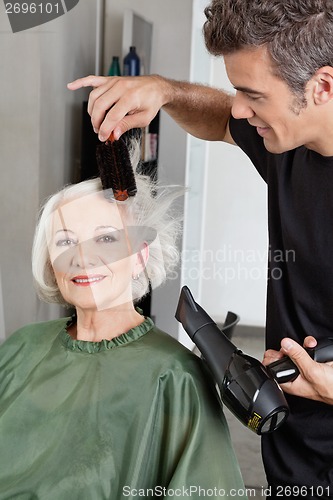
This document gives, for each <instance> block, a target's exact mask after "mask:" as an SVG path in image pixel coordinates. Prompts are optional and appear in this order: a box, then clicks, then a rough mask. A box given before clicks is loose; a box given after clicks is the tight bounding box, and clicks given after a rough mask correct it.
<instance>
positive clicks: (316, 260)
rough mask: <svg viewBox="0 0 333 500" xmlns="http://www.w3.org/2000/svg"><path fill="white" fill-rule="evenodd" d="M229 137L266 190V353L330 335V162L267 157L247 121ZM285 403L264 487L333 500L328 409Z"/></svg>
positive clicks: (298, 154)
mask: <svg viewBox="0 0 333 500" xmlns="http://www.w3.org/2000/svg"><path fill="white" fill-rule="evenodd" d="M230 131H231V135H232V137H233V139H234V140H235V142H236V143H237V144H238V145H239V146H240V147H241V148H242V149H243V150H244V152H245V153H246V154H247V155H248V156H249V158H250V159H251V160H252V162H253V164H254V165H255V167H256V169H257V170H258V172H259V174H260V175H261V177H262V178H263V179H264V181H265V182H266V183H267V186H268V222H269V244H270V252H269V256H270V259H269V263H268V295H267V324H266V341H267V348H271V349H276V350H279V349H280V341H281V339H282V338H283V337H286V336H289V337H292V338H293V339H295V340H296V341H297V342H299V343H300V344H303V339H304V337H306V336H307V335H313V336H314V337H316V338H321V337H327V336H333V157H322V156H320V155H319V154H317V153H315V152H314V151H310V150H309V149H307V148H306V147H300V148H297V149H295V150H292V151H288V152H286V153H283V154H272V153H269V152H268V151H267V150H266V148H265V146H264V143H263V139H262V138H261V137H260V136H259V135H258V134H257V131H256V129H255V128H254V127H252V126H250V125H249V124H248V122H247V120H235V119H233V118H232V119H231V122H230ZM288 402H289V405H290V409H291V415H290V416H289V418H288V421H287V422H286V423H285V424H283V425H282V427H281V428H280V429H279V430H278V431H276V432H274V433H273V434H271V435H268V436H265V437H264V438H263V457H264V463H265V469H266V473H267V477H268V481H269V482H272V483H275V484H277V485H281V486H282V485H285V484H290V485H299V486H307V487H308V488H309V489H308V497H309V498H316V496H318V498H325V496H327V490H326V489H324V491H323V492H321V487H324V488H325V487H327V486H328V485H330V486H331V491H330V494H331V496H332V497H333V406H330V405H326V404H324V403H317V402H314V401H310V400H306V399H303V398H297V397H291V396H290V397H288ZM318 486H319V488H318V489H317V487H318ZM311 487H315V490H311V489H310V488H311ZM316 489H317V491H316ZM281 490H282V489H281ZM282 491H283V490H282ZM303 491H304V492H305V491H306V489H305V488H304V490H303ZM284 496H287V495H283V494H282V495H281V497H282V498H283V497H284ZM303 498H304V497H303Z"/></svg>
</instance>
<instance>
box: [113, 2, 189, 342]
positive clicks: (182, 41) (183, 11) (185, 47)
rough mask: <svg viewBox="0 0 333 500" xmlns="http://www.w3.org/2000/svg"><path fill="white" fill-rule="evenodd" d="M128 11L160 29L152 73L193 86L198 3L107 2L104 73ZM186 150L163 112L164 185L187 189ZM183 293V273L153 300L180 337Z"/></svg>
mask: <svg viewBox="0 0 333 500" xmlns="http://www.w3.org/2000/svg"><path fill="white" fill-rule="evenodd" d="M126 8H130V9H133V10H135V11H136V12H137V13H139V14H140V15H141V16H142V17H144V18H146V19H147V20H149V21H152V22H153V23H154V28H153V47H152V61H151V73H158V74H160V75H165V76H167V77H169V78H175V79H178V80H189V77H190V62H191V30H192V0H182V1H181V2H179V1H178V0H169V1H167V2H164V1H156V0H155V1H154V2H152V1H151V0H135V1H134V0H123V1H122V2H121V3H120V2H115V1H114V0H106V19H105V65H104V72H106V71H107V70H108V67H109V65H110V61H111V59H112V55H118V56H120V55H121V54H122V43H121V42H122V19H123V12H124V10H125V9H126ZM186 148H187V137H186V134H185V132H183V131H182V130H181V129H180V128H179V127H178V126H177V125H176V124H175V123H174V122H173V121H172V120H171V119H170V118H169V117H168V116H167V115H166V114H165V113H164V112H162V113H161V122H160V144H159V172H158V175H159V180H160V182H161V183H164V184H180V185H182V186H184V185H185V165H186V154H187V150H186ZM181 205H182V204H181ZM180 209H181V210H182V206H180ZM179 289H180V273H179V275H178V278H177V279H175V280H172V281H169V282H168V283H167V284H165V285H164V286H162V287H160V288H159V289H156V290H155V291H154V292H153V295H152V315H153V316H154V317H155V318H156V322H157V324H158V326H159V327H160V328H162V329H164V330H166V331H168V332H169V333H171V334H174V335H177V334H178V323H177V322H176V320H175V319H174V315H175V311H176V306H177V302H178V297H179Z"/></svg>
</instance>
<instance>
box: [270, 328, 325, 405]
mask: <svg viewBox="0 0 333 500" xmlns="http://www.w3.org/2000/svg"><path fill="white" fill-rule="evenodd" d="M304 345H305V347H315V345H316V340H315V339H314V337H306V339H305V341H304ZM286 355H287V356H289V357H290V358H291V359H292V361H293V362H294V363H295V365H297V367H298V369H299V371H300V375H299V376H298V377H297V378H296V380H294V382H287V383H286V384H281V388H282V389H283V391H284V392H286V393H288V394H292V395H294V396H301V397H303V398H308V399H314V400H316V401H322V402H324V403H328V404H331V405H332V404H333V366H332V363H331V362H330V363H316V362H315V361H313V359H312V358H311V357H310V356H309V355H308V353H307V352H306V351H305V350H304V349H303V348H302V347H301V346H300V345H299V344H298V343H297V342H295V341H294V340H291V339H288V338H285V339H283V340H282V342H281V351H273V350H272V349H270V350H268V351H266V352H265V356H264V360H263V363H264V365H267V364H269V363H272V362H273V361H276V360H277V359H279V358H281V357H282V356H286Z"/></svg>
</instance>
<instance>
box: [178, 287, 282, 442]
mask: <svg viewBox="0 0 333 500" xmlns="http://www.w3.org/2000/svg"><path fill="white" fill-rule="evenodd" d="M176 319H177V320H178V321H179V322H180V323H181V324H182V325H183V327H184V329H185V331H186V332H187V334H188V335H189V337H190V338H191V339H192V341H193V342H194V343H195V344H196V345H197V347H198V349H199V350H200V352H201V353H202V356H203V358H204V359H205V361H206V363H207V365H208V367H209V368H210V371H211V372H212V374H213V377H214V380H215V381H216V383H217V385H218V387H219V390H220V394H221V399H222V401H223V402H224V404H225V405H226V406H227V407H228V408H229V410H230V411H231V412H232V413H233V414H234V415H235V416H236V417H237V418H238V419H239V420H240V421H241V422H242V423H243V424H245V425H246V426H247V427H248V428H249V429H251V430H252V431H253V432H255V433H257V434H265V433H268V432H273V431H274V430H276V429H277V428H278V427H280V425H281V424H282V423H283V422H284V421H285V419H286V418H287V416H288V414H289V408H288V404H287V401H286V399H285V397H284V394H283V392H282V390H281V389H280V387H279V385H278V383H277V382H276V380H275V378H274V376H273V374H272V373H271V372H270V371H269V369H267V368H266V367H265V366H264V365H263V364H262V363H260V361H258V360H257V359H255V358H253V357H251V356H248V355H246V354H243V353H242V351H240V350H239V349H237V347H236V346H235V345H234V344H233V343H232V342H231V341H230V340H229V339H228V338H227V337H226V336H225V335H224V333H223V332H221V330H220V329H219V328H218V326H217V325H216V323H215V322H214V321H213V320H212V318H210V316H208V314H207V313H206V312H205V311H204V310H203V309H202V307H201V306H199V304H197V303H196V302H195V301H194V299H193V297H192V294H191V292H190V290H189V289H188V287H186V286H184V287H183V288H182V291H181V294H180V298H179V303H178V307H177V311H176Z"/></svg>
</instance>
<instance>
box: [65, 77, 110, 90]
mask: <svg viewBox="0 0 333 500" xmlns="http://www.w3.org/2000/svg"><path fill="white" fill-rule="evenodd" d="M107 79H108V77H107V76H95V75H89V76H85V77H83V78H78V79H77V80H74V81H73V82H70V83H68V84H67V88H68V89H69V90H77V89H81V88H82V87H99V86H100V85H103V84H104V83H105V82H106V81H107Z"/></svg>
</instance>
